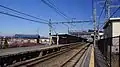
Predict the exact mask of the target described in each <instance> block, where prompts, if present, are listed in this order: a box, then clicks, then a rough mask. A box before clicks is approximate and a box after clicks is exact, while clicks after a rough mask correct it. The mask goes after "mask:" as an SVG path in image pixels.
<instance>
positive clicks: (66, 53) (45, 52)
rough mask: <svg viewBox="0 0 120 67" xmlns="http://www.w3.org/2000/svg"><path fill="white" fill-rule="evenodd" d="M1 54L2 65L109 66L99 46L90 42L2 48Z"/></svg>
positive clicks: (35, 66)
mask: <svg viewBox="0 0 120 67" xmlns="http://www.w3.org/2000/svg"><path fill="white" fill-rule="evenodd" d="M3 52H5V53H3ZM26 52H27V53H26ZM0 56H1V57H0V59H1V60H2V61H0V64H3V65H1V66H0V67H6V66H9V67H16V66H17V67H19V66H27V67H29V66H30V67H38V66H40V67H109V65H108V64H107V62H106V61H105V58H104V56H103V55H102V53H101V52H100V50H99V49H98V47H97V46H95V47H93V44H89V43H76V44H75V43H74V44H72V45H70V44H66V45H52V46H49V45H41V46H34V47H20V48H10V49H7V50H6V49H1V51H0ZM2 57H3V58H2Z"/></svg>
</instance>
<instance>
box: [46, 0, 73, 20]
mask: <svg viewBox="0 0 120 67" xmlns="http://www.w3.org/2000/svg"><path fill="white" fill-rule="evenodd" d="M47 1H48V2H49V3H50V4H51V5H52V6H53V7H54V8H56V10H58V12H60V13H61V14H62V15H63V16H65V17H66V18H68V19H72V18H70V17H68V16H67V15H66V14H64V13H63V12H61V11H60V9H59V8H57V7H56V6H55V4H53V3H52V2H51V0H47Z"/></svg>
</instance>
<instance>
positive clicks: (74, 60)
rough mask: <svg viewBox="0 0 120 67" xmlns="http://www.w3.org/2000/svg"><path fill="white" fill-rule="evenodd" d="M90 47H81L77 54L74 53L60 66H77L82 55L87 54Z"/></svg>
mask: <svg viewBox="0 0 120 67" xmlns="http://www.w3.org/2000/svg"><path fill="white" fill-rule="evenodd" d="M88 47H89V45H87V46H85V47H84V48H82V49H80V50H79V51H78V52H76V54H74V55H73V56H72V57H70V58H69V59H68V60H66V61H65V62H64V63H63V64H62V65H61V66H60V67H75V66H76V64H77V63H78V62H79V60H80V59H81V57H82V56H83V55H84V54H85V52H86V50H87V49H88Z"/></svg>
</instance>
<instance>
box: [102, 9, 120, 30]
mask: <svg viewBox="0 0 120 67" xmlns="http://www.w3.org/2000/svg"><path fill="white" fill-rule="evenodd" d="M119 9H120V7H118V8H117V9H116V10H115V11H114V12H113V13H112V14H111V15H110V17H109V18H108V20H109V19H110V18H111V17H113V16H114V15H115V13H116V12H117V11H118V10H119ZM104 24H106V22H105V23H104ZM104 24H103V25H102V26H101V27H100V28H102V27H103V26H104Z"/></svg>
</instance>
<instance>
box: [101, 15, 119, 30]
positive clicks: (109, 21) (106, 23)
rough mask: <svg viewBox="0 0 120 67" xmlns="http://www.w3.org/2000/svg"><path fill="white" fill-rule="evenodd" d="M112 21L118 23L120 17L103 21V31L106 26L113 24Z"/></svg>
mask: <svg viewBox="0 0 120 67" xmlns="http://www.w3.org/2000/svg"><path fill="white" fill-rule="evenodd" d="M113 21H120V17H118V18H110V19H109V20H107V21H105V24H104V27H103V29H105V28H106V27H107V26H108V24H109V23H111V22H113Z"/></svg>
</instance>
